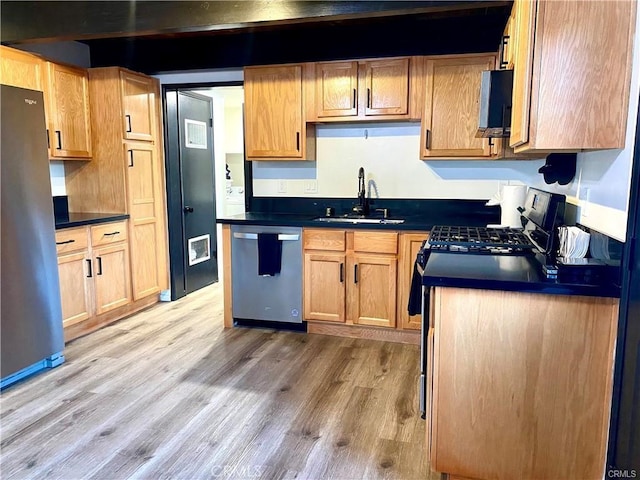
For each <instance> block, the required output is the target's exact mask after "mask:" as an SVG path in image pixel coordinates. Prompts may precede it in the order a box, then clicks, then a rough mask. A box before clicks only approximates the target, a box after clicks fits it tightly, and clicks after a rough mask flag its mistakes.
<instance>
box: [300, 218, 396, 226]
mask: <svg viewBox="0 0 640 480" xmlns="http://www.w3.org/2000/svg"><path fill="white" fill-rule="evenodd" d="M313 221H314V222H324V223H355V224H358V223H373V224H383V225H397V224H399V223H404V219H398V218H366V217H317V218H314V219H313Z"/></svg>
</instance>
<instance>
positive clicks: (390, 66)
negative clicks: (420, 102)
mask: <svg viewBox="0 0 640 480" xmlns="http://www.w3.org/2000/svg"><path fill="white" fill-rule="evenodd" d="M364 67H365V88H366V106H365V115H366V116H370V115H405V114H408V113H409V59H408V58H395V59H389V60H371V61H368V62H365V64H364Z"/></svg>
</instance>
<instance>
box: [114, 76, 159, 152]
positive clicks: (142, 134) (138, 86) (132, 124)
mask: <svg viewBox="0 0 640 480" xmlns="http://www.w3.org/2000/svg"><path fill="white" fill-rule="evenodd" d="M120 78H121V81H122V102H123V109H124V118H123V119H122V121H123V125H124V138H126V139H127V140H146V141H152V140H153V139H154V137H155V125H154V118H155V86H154V83H153V79H152V78H150V77H147V76H144V75H137V74H135V73H132V72H128V71H121V72H120Z"/></svg>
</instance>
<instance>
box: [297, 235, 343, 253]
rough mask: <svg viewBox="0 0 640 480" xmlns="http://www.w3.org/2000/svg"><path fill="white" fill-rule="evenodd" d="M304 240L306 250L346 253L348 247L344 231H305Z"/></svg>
mask: <svg viewBox="0 0 640 480" xmlns="http://www.w3.org/2000/svg"><path fill="white" fill-rule="evenodd" d="M303 238H304V242H303V248H304V249H305V250H330V251H334V252H344V251H345V248H346V245H347V242H346V232H345V231H344V230H333V229H332V230H322V229H312V230H305V231H304V234H303Z"/></svg>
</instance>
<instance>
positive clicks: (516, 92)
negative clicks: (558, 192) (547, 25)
mask: <svg viewBox="0 0 640 480" xmlns="http://www.w3.org/2000/svg"><path fill="white" fill-rule="evenodd" d="M537 6H538V2H537V1H536V0H516V2H515V3H514V5H513V9H514V21H515V35H514V36H515V37H516V41H515V43H514V45H513V50H512V52H513V53H512V55H513V94H512V98H511V101H512V106H511V137H510V141H509V145H510V146H512V147H515V146H517V145H522V144H523V143H527V142H528V141H529V113H530V108H531V77H532V70H533V35H534V33H535V21H536V10H537Z"/></svg>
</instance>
